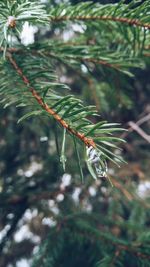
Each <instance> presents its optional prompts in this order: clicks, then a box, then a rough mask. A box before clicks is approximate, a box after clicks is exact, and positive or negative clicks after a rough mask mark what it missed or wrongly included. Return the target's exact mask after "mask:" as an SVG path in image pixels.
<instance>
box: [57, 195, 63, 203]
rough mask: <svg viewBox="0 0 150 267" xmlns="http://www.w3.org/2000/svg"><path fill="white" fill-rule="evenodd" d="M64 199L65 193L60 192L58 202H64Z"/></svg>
mask: <svg viewBox="0 0 150 267" xmlns="http://www.w3.org/2000/svg"><path fill="white" fill-rule="evenodd" d="M63 200H64V195H63V194H58V195H57V197H56V201H57V202H62V201H63Z"/></svg>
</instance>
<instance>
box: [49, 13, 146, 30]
mask: <svg viewBox="0 0 150 267" xmlns="http://www.w3.org/2000/svg"><path fill="white" fill-rule="evenodd" d="M76 20H79V21H89V20H90V21H94V20H97V21H98V20H100V21H114V22H120V23H123V24H127V25H130V26H138V27H142V28H147V29H150V23H142V22H141V21H140V20H138V19H129V18H115V17H111V16H88V15H86V16H78V15H77V16H59V17H52V18H51V21H53V22H62V21H76Z"/></svg>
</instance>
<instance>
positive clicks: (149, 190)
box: [137, 181, 150, 199]
mask: <svg viewBox="0 0 150 267" xmlns="http://www.w3.org/2000/svg"><path fill="white" fill-rule="evenodd" d="M137 194H138V195H139V196H140V197H141V198H143V199H144V198H147V197H149V195H150V181H144V182H141V183H140V184H139V185H138V188H137Z"/></svg>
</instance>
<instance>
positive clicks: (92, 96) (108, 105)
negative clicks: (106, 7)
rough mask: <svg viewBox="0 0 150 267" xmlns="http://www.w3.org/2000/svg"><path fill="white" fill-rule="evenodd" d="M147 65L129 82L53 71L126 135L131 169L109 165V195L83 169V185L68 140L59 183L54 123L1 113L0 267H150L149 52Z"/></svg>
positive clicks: (96, 73)
mask: <svg viewBox="0 0 150 267" xmlns="http://www.w3.org/2000/svg"><path fill="white" fill-rule="evenodd" d="M52 2H53V4H54V5H55V4H56V5H57V4H58V1H50V2H49V1H48V3H47V5H48V8H51V4H52ZM61 2H62V1H61ZM71 2H72V3H73V4H75V3H79V2H82V1H71ZM95 2H100V3H104V4H106V2H107V3H110V2H111V3H115V2H116V1H109V0H108V1H95ZM59 26H60V25H59ZM61 27H62V29H61ZM61 27H59V28H57V25H53V26H51V29H50V30H47V31H44V29H43V28H40V29H39V30H38V32H37V33H36V34H35V40H40V38H53V37H54V35H55V36H58V37H60V36H62V35H66V36H67V34H70V29H69V28H68V29H67V30H65V32H64V30H63V24H61ZM87 30H88V31H89V32H88V35H89V36H91V39H90V40H89V42H91V44H92V42H94V41H95V39H96V40H97V41H98V42H100V40H101V32H99V31H98V29H97V30H96V29H95V32H94V33H93V32H92V29H90V24H89V27H88V29H87ZM67 31H68V32H69V33H67ZM74 34H75V35H76V37H77V38H78V37H79V35H80V34H79V33H78V32H76V33H74ZM66 38H68V37H66ZM81 39H82V37H81ZM145 62H146V67H145V68H143V69H138V68H137V69H136V70H135V69H133V70H132V73H134V77H128V76H126V75H124V74H123V73H118V72H116V71H113V70H111V71H110V70H109V68H106V69H105V70H103V72H101V69H99V68H100V66H96V67H95V66H93V65H90V64H87V66H86V64H81V70H82V71H81V72H79V71H78V68H75V69H73V68H70V67H68V66H65V65H63V64H61V63H60V65H58V67H57V68H58V69H57V72H58V74H59V77H60V80H62V81H63V82H65V83H67V84H68V85H69V86H70V87H71V88H72V91H73V93H74V94H75V95H77V96H79V98H81V99H83V100H84V102H85V103H87V105H89V104H94V105H96V107H97V109H98V111H99V113H100V114H101V117H102V118H103V119H107V120H108V121H109V122H114V121H115V122H116V121H117V122H120V123H121V124H122V125H123V127H125V128H127V129H129V131H128V132H125V133H123V134H122V135H121V137H124V138H125V139H126V141H127V142H126V143H125V144H123V145H121V146H122V149H123V152H122V154H123V157H124V158H125V160H126V161H127V162H128V164H127V165H126V164H125V165H122V166H121V168H120V169H118V168H116V167H115V166H114V165H112V164H111V163H109V174H110V176H111V179H112V182H113V184H114V187H113V188H111V186H110V185H109V184H108V182H107V181H106V180H105V179H102V180H97V181H95V180H93V179H92V178H91V176H90V174H89V173H88V171H87V169H86V166H84V165H83V166H84V167H83V170H84V177H85V179H84V183H81V180H80V176H79V171H78V165H77V160H76V157H75V152H74V149H73V148H72V145H70V143H71V139H69V138H68V140H67V148H66V156H67V161H68V164H67V166H66V173H64V171H63V169H62V166H61V165H60V160H59V155H58V153H57V151H56V144H55V143H56V142H55V141H56V136H58V140H60V143H61V140H62V132H61V131H60V130H59V128H58V127H57V126H56V124H55V123H54V122H53V120H51V121H49V119H47V118H44V119H43V118H40V117H37V118H35V117H33V118H30V119H28V120H26V121H23V122H22V123H21V124H17V121H18V119H19V118H20V117H21V116H22V115H23V114H22V109H16V108H15V106H11V107H8V108H7V109H3V108H2V107H0V111H1V112H0V230H1V235H0V238H1V244H0V250H1V257H0V266H1V267H27V266H34V267H41V266H43V267H50V266H56V267H67V266H68V267H77V266H78V267H80V266H86V267H96V266H97V267H106V266H118V267H119V266H128V267H136V266H145V267H146V266H150V263H149V262H150V228H149V227H150V198H149V193H150V180H149V178H150V177H149V166H150V159H149V156H150V155H149V153H150V151H149V143H150V101H149V100H150V75H149V67H150V61H149V55H148V52H147V56H145ZM58 145H60V144H58ZM116 153H119V151H116ZM83 164H84V163H83ZM41 244H42V245H41Z"/></svg>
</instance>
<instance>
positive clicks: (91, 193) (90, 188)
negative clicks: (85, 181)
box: [88, 186, 97, 197]
mask: <svg viewBox="0 0 150 267" xmlns="http://www.w3.org/2000/svg"><path fill="white" fill-rule="evenodd" d="M88 191H89V194H90V196H91V197H95V196H96V192H97V191H96V189H95V187H93V186H90V187H89V189H88Z"/></svg>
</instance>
